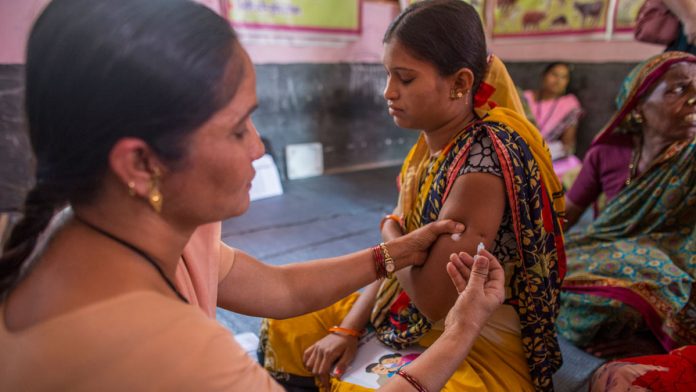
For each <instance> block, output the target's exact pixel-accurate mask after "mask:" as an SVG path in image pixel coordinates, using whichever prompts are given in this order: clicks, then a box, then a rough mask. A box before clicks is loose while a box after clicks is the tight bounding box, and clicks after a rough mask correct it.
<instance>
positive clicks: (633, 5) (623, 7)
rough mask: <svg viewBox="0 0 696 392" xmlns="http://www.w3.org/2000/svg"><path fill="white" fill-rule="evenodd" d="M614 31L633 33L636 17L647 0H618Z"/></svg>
mask: <svg viewBox="0 0 696 392" xmlns="http://www.w3.org/2000/svg"><path fill="white" fill-rule="evenodd" d="M616 1H617V4H616V16H615V17H614V32H616V33H629V32H630V33H632V32H633V29H634V28H635V26H636V17H637V16H638V11H639V10H640V7H641V6H642V5H643V3H645V0H616Z"/></svg>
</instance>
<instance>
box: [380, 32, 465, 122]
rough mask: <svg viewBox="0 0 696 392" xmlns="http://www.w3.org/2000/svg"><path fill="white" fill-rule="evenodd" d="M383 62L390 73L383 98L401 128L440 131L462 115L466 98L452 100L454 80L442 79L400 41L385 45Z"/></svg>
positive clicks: (429, 65) (432, 66) (428, 64)
mask: <svg viewBox="0 0 696 392" xmlns="http://www.w3.org/2000/svg"><path fill="white" fill-rule="evenodd" d="M382 63H383V64H384V69H385V70H386V71H387V84H386V86H385V88H384V99H386V100H387V106H388V110H389V115H390V116H391V117H392V119H393V120H394V123H396V125H398V126H399V127H401V128H410V129H424V130H431V129H437V128H439V127H441V126H442V125H443V124H445V123H446V122H447V121H448V120H450V119H451V118H452V117H453V116H455V115H457V114H460V113H461V112H462V110H463V102H464V100H465V99H467V98H466V97H465V98H464V99H459V100H453V99H451V98H450V90H451V88H452V87H453V86H454V80H453V77H452V78H449V77H442V76H440V74H439V72H438V71H437V69H436V68H435V65H433V64H431V63H429V62H427V61H423V60H420V59H417V58H415V57H413V56H412V55H411V54H410V53H409V51H408V50H406V48H405V47H404V46H403V45H402V44H401V43H400V42H399V41H398V40H397V39H392V40H391V41H389V42H387V43H386V44H385V45H384V56H383V58H382ZM450 79H451V80H450Z"/></svg>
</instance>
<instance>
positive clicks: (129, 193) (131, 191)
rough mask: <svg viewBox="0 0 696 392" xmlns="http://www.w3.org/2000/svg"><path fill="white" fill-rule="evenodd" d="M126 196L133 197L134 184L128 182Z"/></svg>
mask: <svg viewBox="0 0 696 392" xmlns="http://www.w3.org/2000/svg"><path fill="white" fill-rule="evenodd" d="M128 196H130V197H133V196H135V182H133V181H128Z"/></svg>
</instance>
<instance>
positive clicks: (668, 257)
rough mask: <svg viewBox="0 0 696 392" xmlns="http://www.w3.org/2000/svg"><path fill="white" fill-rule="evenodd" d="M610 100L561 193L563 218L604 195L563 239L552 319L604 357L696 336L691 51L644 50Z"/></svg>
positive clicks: (695, 106)
mask: <svg viewBox="0 0 696 392" xmlns="http://www.w3.org/2000/svg"><path fill="white" fill-rule="evenodd" d="M616 101H617V106H618V110H617V112H616V113H615V114H614V115H613V117H612V118H611V119H610V120H609V123H608V124H607V125H606V126H605V127H604V129H603V130H602V131H601V132H600V133H599V134H598V135H597V137H596V138H595V140H594V141H593V143H592V145H591V147H590V149H589V150H588V152H587V154H586V156H585V160H584V163H583V167H582V170H581V172H580V174H579V175H578V178H577V180H576V181H575V183H574V184H573V187H572V188H571V189H570V191H569V192H568V194H567V195H566V197H567V200H566V202H567V214H566V216H567V219H568V225H569V226H570V225H573V224H574V223H575V222H576V221H577V220H578V217H579V216H580V215H581V214H582V213H583V211H584V210H585V209H586V208H587V207H588V206H589V205H590V204H591V203H593V202H594V201H596V200H597V199H598V197H599V195H600V194H601V193H604V194H605V195H606V199H607V205H606V207H605V208H604V209H603V210H602V211H601V212H600V213H599V215H598V217H597V218H596V219H595V220H594V222H592V223H591V224H590V226H589V227H588V228H587V229H585V230H582V231H578V232H575V233H571V234H569V235H568V236H567V238H566V255H567V258H568V274H567V276H566V278H565V281H564V282H563V295H562V297H561V298H562V302H561V303H562V305H561V312H560V316H559V318H558V323H557V325H558V329H559V333H560V334H561V335H562V336H564V337H565V338H566V339H568V340H569V341H571V342H573V343H574V344H575V345H577V346H580V347H587V348H589V349H590V350H591V351H592V352H594V353H595V354H601V355H602V356H605V357H617V356H626V355H630V354H633V355H639V354H646V353H647V354H651V353H660V352H664V351H665V350H672V349H674V348H677V347H680V346H682V345H685V344H695V343H696V317H694V315H695V314H696V301H695V299H696V297H695V296H694V283H695V282H696V264H695V263H694V260H696V56H694V55H691V54H689V53H684V52H665V53H663V54H661V55H658V56H654V57H651V58H649V59H648V60H646V61H644V62H643V63H641V64H639V65H638V66H636V67H635V68H634V69H633V70H632V71H631V73H630V74H629V75H628V76H627V78H626V80H625V81H624V83H623V85H622V88H621V90H620V92H619V94H618V96H617V100H616ZM639 339H640V340H639ZM639 341H642V342H643V343H644V344H638V343H637V342H639Z"/></svg>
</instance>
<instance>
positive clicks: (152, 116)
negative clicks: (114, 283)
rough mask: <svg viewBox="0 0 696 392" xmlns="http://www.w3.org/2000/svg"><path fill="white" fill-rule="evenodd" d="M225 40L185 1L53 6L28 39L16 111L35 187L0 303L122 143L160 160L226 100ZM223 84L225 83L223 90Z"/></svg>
mask: <svg viewBox="0 0 696 392" xmlns="http://www.w3.org/2000/svg"><path fill="white" fill-rule="evenodd" d="M238 47H239V46H238V45H237V39H236V37H235V34H234V32H233V31H232V29H231V28H230V26H229V24H228V23H227V22H226V21H225V20H224V19H222V18H221V17H220V16H218V15H217V14H215V13H214V12H213V11H211V10H209V9H208V8H206V7H204V6H202V5H199V4H196V3H194V2H191V1H187V0H54V1H52V2H51V3H50V4H49V5H48V6H47V8H46V9H45V10H44V11H43V13H42V14H41V16H40V17H39V18H38V20H37V21H36V23H35V24H34V27H33V29H32V31H31V35H30V38H29V42H28V48H27V62H26V95H25V107H26V115H27V123H28V131H29V138H30V141H31V146H32V149H33V152H34V154H35V158H36V183H35V186H34V188H33V189H32V190H31V191H30V192H29V193H28V195H27V197H26V200H25V205H24V211H23V217H22V219H21V220H20V221H19V222H18V223H17V224H16V225H15V227H14V228H13V230H12V232H11V234H10V237H9V239H8V241H7V243H6V244H5V247H4V251H3V255H2V257H1V258H0V298H2V297H3V296H4V295H6V294H7V292H8V291H9V290H10V288H11V287H12V286H13V285H14V284H16V283H17V281H18V279H19V278H20V271H22V270H23V269H24V268H23V266H24V265H25V264H26V263H27V261H28V258H29V256H30V254H31V253H32V251H33V250H34V247H35V246H36V242H37V239H38V237H39V235H40V234H41V232H42V231H44V229H45V228H46V226H47V225H48V223H49V221H50V220H51V217H52V216H53V215H54V213H55V211H56V209H58V208H60V207H62V206H64V205H65V204H66V203H68V202H70V203H83V202H87V201H89V200H90V199H91V198H93V197H94V196H95V194H96V192H97V191H98V190H99V188H100V185H101V179H102V178H103V177H104V175H105V173H106V172H107V170H108V155H109V152H110V150H111V149H112V147H113V145H114V144H115V143H116V142H117V141H118V140H119V139H121V138H123V137H136V138H139V139H141V140H143V141H145V142H146V143H147V144H148V145H149V146H150V147H151V148H152V149H153V150H154V151H155V152H156V153H157V154H158V155H159V156H160V157H161V158H162V159H163V160H164V161H165V162H168V163H170V164H172V165H175V164H176V163H177V162H181V161H182V160H183V158H184V157H185V152H186V151H185V147H184V146H185V139H186V138H187V136H188V135H190V134H191V133H192V132H193V131H194V130H195V129H197V128H198V127H199V126H200V125H202V124H203V122H205V121H206V120H207V119H208V118H210V117H211V115H212V114H213V113H215V112H216V111H218V110H219V109H220V108H222V107H223V106H224V105H225V104H226V103H227V102H229V100H230V99H231V97H232V95H233V94H234V92H235V90H236V88H237V86H238V83H239V80H226V79H235V78H236V79H239V75H233V76H229V72H227V70H228V69H229V68H230V64H231V61H232V59H233V58H234V59H236V58H237V57H240V56H234V52H235V50H238V49H236V48H238ZM230 86H231V87H230Z"/></svg>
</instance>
